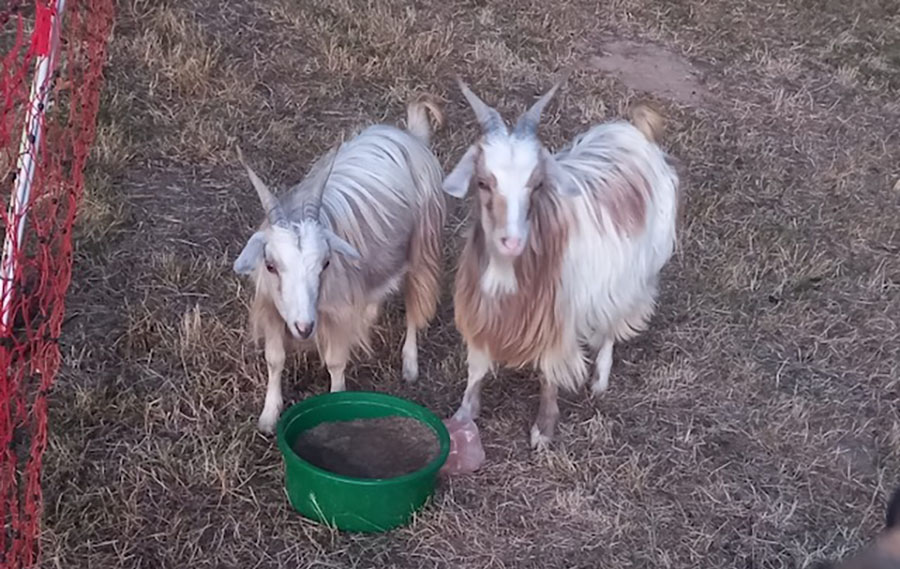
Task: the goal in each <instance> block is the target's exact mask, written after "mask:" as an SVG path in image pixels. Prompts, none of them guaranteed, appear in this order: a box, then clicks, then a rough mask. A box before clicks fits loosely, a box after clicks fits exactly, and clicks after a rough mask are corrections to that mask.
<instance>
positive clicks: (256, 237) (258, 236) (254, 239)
mask: <svg viewBox="0 0 900 569" xmlns="http://www.w3.org/2000/svg"><path fill="white" fill-rule="evenodd" d="M265 246H266V234H265V233H263V232H262V231H257V232H256V233H254V234H253V235H252V236H250V239H248V240H247V244H246V245H244V250H243V251H241V254H240V255H238V258H237V259H235V261H234V272H236V273H237V274H239V275H249V274H250V273H252V272H253V269H255V268H256V266H257V265H258V264H259V262H260V260H262V257H263V249H264V248H265Z"/></svg>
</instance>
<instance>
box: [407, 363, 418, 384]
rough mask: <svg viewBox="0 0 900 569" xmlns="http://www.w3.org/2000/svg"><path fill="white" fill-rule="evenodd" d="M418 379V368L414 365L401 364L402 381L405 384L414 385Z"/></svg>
mask: <svg viewBox="0 0 900 569" xmlns="http://www.w3.org/2000/svg"><path fill="white" fill-rule="evenodd" d="M417 379H419V366H417V365H415V364H407V363H405V362H404V363H403V381H405V382H406V383H415V382H416V380H417Z"/></svg>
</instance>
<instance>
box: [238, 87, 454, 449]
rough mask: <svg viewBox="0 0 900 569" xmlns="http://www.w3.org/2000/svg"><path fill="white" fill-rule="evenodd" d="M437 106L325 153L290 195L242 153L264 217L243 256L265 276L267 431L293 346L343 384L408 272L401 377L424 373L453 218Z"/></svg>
mask: <svg viewBox="0 0 900 569" xmlns="http://www.w3.org/2000/svg"><path fill="white" fill-rule="evenodd" d="M428 112H430V113H431V114H432V115H433V117H434V119H435V120H436V122H437V123H438V124H440V123H442V121H443V116H442V113H441V111H440V108H439V107H438V106H437V104H436V103H435V102H434V100H433V99H432V98H429V97H421V98H420V99H419V100H418V101H415V102H413V103H411V104H410V105H409V107H408V109H407V114H408V118H407V123H408V124H407V131H404V130H400V129H398V128H396V127H393V126H388V125H374V126H370V127H368V128H367V129H365V130H363V131H362V132H361V133H360V134H359V135H357V136H356V137H355V138H353V139H352V140H350V141H349V142H347V143H345V144H343V145H341V146H340V147H339V148H338V149H337V150H332V151H331V152H330V153H329V154H328V155H326V156H325V157H323V158H322V159H320V160H319V161H318V162H317V163H316V164H315V165H314V166H313V168H312V169H311V171H310V173H309V174H308V175H307V177H306V178H305V179H304V180H303V181H302V182H301V183H300V184H298V185H296V186H294V187H293V188H291V190H290V191H289V192H288V194H287V195H286V196H285V197H284V198H283V199H281V200H279V199H277V198H276V197H275V196H273V195H272V193H271V192H270V191H269V189H268V188H267V187H266V185H265V184H264V183H263V182H262V181H261V180H260V179H259V177H258V176H257V175H256V174H255V173H254V172H253V170H252V169H251V168H250V167H249V166H247V164H246V162H245V161H244V159H243V157H242V156H241V157H240V158H241V162H242V163H243V164H244V166H245V168H246V169H247V173H248V175H249V176H250V180H251V182H252V183H253V186H254V187H255V188H256V191H257V193H258V194H259V198H260V200H261V201H262V205H263V208H264V209H265V211H266V214H267V215H266V220H265V222H264V223H263V224H262V226H261V228H260V229H259V230H258V231H257V232H256V233H254V234H253V236H251V237H250V239H249V241H248V242H247V244H246V245H245V247H244V249H243V251H242V252H241V254H240V256H239V257H238V258H237V260H236V261H235V263H234V270H235V271H236V272H237V273H239V274H242V275H252V276H253V279H254V281H255V283H256V292H255V296H254V299H253V303H252V306H251V309H250V322H251V328H252V331H253V333H254V337H255V338H257V339H259V338H260V337H262V338H263V339H264V340H265V355H266V363H267V364H268V371H269V382H268V389H267V391H266V400H265V406H264V407H263V411H262V414H261V415H260V417H259V428H260V430H262V431H264V432H267V433H272V432H273V431H274V429H275V425H276V423H277V421H278V417H279V415H280V413H281V409H282V405H283V400H282V394H281V374H282V370H283V369H284V361H285V344H286V343H287V342H288V341H292V343H294V344H297V346H298V347H306V348H311V347H312V346H313V344H314V345H315V346H316V347H317V348H318V351H319V355H320V357H321V358H322V359H323V360H324V363H325V365H326V366H327V367H328V371H329V374H330V375H331V390H332V391H342V390H344V389H345V380H344V369H345V368H346V365H347V361H348V360H349V357H350V353H351V351H352V350H353V349H354V348H362V349H364V350H365V351H369V350H370V346H369V329H370V328H371V325H372V323H373V322H374V321H375V319H376V317H377V315H378V312H379V310H380V307H381V304H382V302H383V301H384V299H385V298H386V297H387V296H388V295H390V294H391V293H393V292H395V291H397V290H398V288H399V287H400V285H401V282H402V280H403V277H404V276H405V277H406V288H405V303H406V321H407V329H406V339H405V341H404V343H403V377H404V379H406V380H407V381H414V380H415V379H416V377H417V376H418V347H417V342H416V333H417V331H418V330H419V329H421V328H423V327H424V326H425V325H427V324H428V322H429V321H430V320H431V318H432V317H433V316H434V312H435V308H436V304H437V298H438V293H439V285H440V283H439V280H440V271H441V231H442V229H443V225H444V218H445V203H444V196H443V193H442V192H441V179H442V177H443V171H442V169H441V166H440V164H439V163H438V161H437V159H436V158H435V156H434V154H432V152H431V150H430V149H429V146H428V145H429V139H430V135H431V128H430V126H429V121H428Z"/></svg>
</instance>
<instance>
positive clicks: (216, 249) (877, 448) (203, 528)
mask: <svg viewBox="0 0 900 569" xmlns="http://www.w3.org/2000/svg"><path fill="white" fill-rule="evenodd" d="M617 39H618V40H622V41H628V42H636V43H638V44H641V43H643V44H646V43H654V44H656V45H657V46H658V47H659V48H662V49H664V50H667V51H668V52H669V53H671V54H673V56H678V57H681V58H684V59H685V60H686V61H688V62H690V64H691V65H693V66H694V68H695V70H696V71H697V75H698V76H699V77H700V78H701V80H702V85H703V91H704V98H703V101H702V102H701V103H697V104H696V105H693V106H691V105H689V104H677V103H675V102H673V101H670V100H667V99H665V97H664V96H663V95H662V94H660V93H644V92H639V91H634V90H632V88H631V87H629V86H628V85H626V84H623V83H621V82H620V80H619V79H617V78H616V77H614V76H611V75H607V74H604V73H601V72H599V71H596V70H595V69H592V67H591V65H590V62H591V58H595V57H598V56H602V53H601V51H602V46H603V45H604V43H606V42H609V41H615V40H617ZM898 46H900V11H898V9H897V7H896V6H895V4H892V3H890V2H879V1H875V0H867V1H864V2H861V3H860V2H858V3H856V4H854V7H852V8H848V7H846V6H845V3H843V2H837V1H831V0H827V1H822V2H806V3H804V2H781V3H779V2H769V1H753V2H751V1H749V0H738V1H736V2H721V1H720V2H703V1H700V0H690V1H687V2H681V3H671V2H663V1H662V0H616V1H614V2H607V3H595V2H583V1H579V0H561V1H559V2H552V3H550V2H543V1H538V0H526V1H524V2H500V3H497V2H492V3H484V2H472V1H469V0H448V1H446V2H419V3H415V4H413V5H408V4H407V3H402V2H398V1H378V2H375V1H371V2H365V1H351V0H342V1H338V2H331V1H326V0H312V1H309V2H291V1H288V0H279V1H275V2H270V1H264V0H246V1H242V2H211V1H208V0H187V1H183V2H168V1H164V2H148V1H146V0H126V1H124V2H120V4H119V13H118V22H117V27H116V34H115V38H114V43H113V47H112V49H111V53H112V54H113V55H112V60H111V63H110V67H109V70H108V82H107V85H106V90H105V92H104V99H103V101H104V105H103V111H102V116H101V119H100V125H99V134H98V140H97V145H96V147H95V149H94V155H93V163H92V168H91V172H90V177H89V181H90V183H89V185H88V188H87V192H88V195H87V198H86V202H85V205H84V208H83V210H82V217H81V225H80V230H79V231H80V232H79V242H78V248H77V257H76V261H75V281H74V283H73V286H72V289H71V295H70V300H69V305H68V309H69V313H70V316H71V317H72V318H71V319H70V321H69V322H68V324H67V327H66V330H65V337H64V342H63V345H62V348H63V353H64V357H65V364H66V365H65V370H64V373H63V374H62V375H61V377H60V378H59V381H58V383H57V384H56V390H55V392H54V396H53V402H52V416H51V432H50V448H49V449H48V452H47V455H46V463H45V464H46V468H45V473H44V485H45V488H46V492H45V495H46V498H47V503H46V512H45V519H44V533H43V541H44V550H45V558H44V565H45V566H47V567H123V568H124V567H148V568H149V567H153V568H157V567H345V566H346V567H353V566H363V567H370V566H371V567H454V568H466V567H472V568H485V567H498V568H500V567H510V568H516V569H520V568H528V567H541V568H545V567H560V568H562V567H566V568H572V567H584V568H588V567H590V568H594V567H625V566H641V567H772V568H777V567H806V566H808V565H810V564H811V563H812V562H814V561H815V560H817V559H820V558H835V557H842V556H844V555H845V554H846V553H847V552H849V551H850V550H852V549H855V548H856V547H858V546H859V545H860V544H862V543H863V542H867V541H869V539H870V537H871V536H872V533H873V531H874V529H875V528H877V527H878V526H879V525H880V518H881V515H882V511H883V501H884V499H885V496H886V495H887V492H888V491H889V489H890V488H891V487H892V486H893V485H894V484H896V483H897V482H898V481H900V480H898V478H897V474H896V473H897V472H898V469H900V459H898V454H897V449H898V448H900V411H898V409H900V407H898V405H897V401H898V397H900V381H898V378H900V324H898V323H900V254H898V253H900V235H898V232H897V211H898V209H897V208H898V206H900V193H898V192H897V190H896V187H897V186H896V184H897V183H898V180H900V152H898V150H897V149H898V144H897V142H898V140H897V134H896V133H897V132H898V131H900V130H898V129H900V120H898V117H900V104H898V101H900V98H898V92H897V91H898V88H900V60H898V59H897V53H898V51H897V48H898ZM562 66H573V67H575V68H576V69H577V71H576V72H575V74H574V75H573V76H572V78H571V79H570V80H569V82H568V84H567V85H566V87H565V89H564V90H563V92H562V93H561V94H560V96H559V99H558V101H557V102H556V103H555V104H554V105H553V106H552V107H551V108H550V109H549V110H548V112H547V116H546V119H545V121H544V127H543V131H542V132H543V136H544V137H545V139H546V140H547V141H548V143H549V144H551V145H553V146H558V145H560V144H561V143H562V142H564V141H565V140H567V139H568V138H570V137H571V136H572V135H574V134H575V133H576V132H578V131H579V130H581V129H583V128H585V127H586V126H587V125H588V124H589V123H590V122H594V121H600V120H606V119H609V118H612V117H616V116H622V115H623V114H624V111H625V108H626V106H627V104H628V103H629V102H630V101H632V100H635V99H637V98H640V97H646V96H648V95H649V96H651V97H653V98H656V99H657V100H658V102H660V103H661V104H662V106H663V107H664V108H665V109H666V111H667V113H668V114H669V116H670V121H671V123H670V125H669V127H668V129H667V135H666V142H665V144H666V146H667V147H668V148H669V149H670V150H671V151H672V152H673V154H675V155H676V156H677V157H679V158H680V159H681V160H682V161H683V163H684V167H685V176H686V179H685V189H686V192H687V201H686V207H687V210H686V213H685V220H686V223H685V226H684V229H683V232H682V235H681V243H680V248H679V252H678V255H677V256H676V258H675V259H673V261H672V263H671V265H670V267H669V268H668V269H667V270H666V275H665V284H664V288H663V295H662V299H661V303H660V308H659V311H658V314H657V317H656V318H655V320H654V323H653V325H652V328H651V331H650V332H649V333H647V334H645V335H644V336H642V337H641V338H640V339H638V340H637V341H635V342H633V343H631V344H629V345H627V346H622V347H620V348H618V349H617V352H616V362H615V365H614V368H613V377H612V382H611V387H610V391H609V392H608V393H607V394H606V395H605V396H604V397H602V398H601V399H600V400H598V401H592V400H590V399H589V398H588V397H587V395H586V394H584V393H579V394H573V395H569V396H567V398H566V399H565V400H564V401H563V402H562V404H561V407H562V414H563V417H562V425H561V428H560V433H559V436H558V443H557V444H556V445H555V446H553V447H552V448H551V449H550V450H549V451H548V452H545V453H541V454H534V453H532V452H531V451H530V450H529V449H528V441H527V438H526V429H527V426H528V424H529V420H530V418H531V417H532V415H533V412H534V407H535V406H536V405H537V382H536V381H535V379H534V378H533V377H532V374H530V373H502V374H501V375H500V377H499V378H498V379H495V380H491V381H489V382H488V384H487V385H486V388H485V393H484V400H485V401H484V403H485V412H484V416H483V419H482V420H481V421H480V425H481V427H482V429H483V439H484V442H485V445H486V451H487V460H488V462H487V464H486V466H485V468H484V469H483V470H482V471H480V472H479V473H477V474H476V475H474V476H471V477H466V478H459V479H453V480H449V481H447V482H445V483H444V484H443V485H442V486H441V488H440V490H439V492H438V494H437V496H436V498H435V502H434V504H433V506H432V507H431V508H429V509H428V510H427V511H425V512H423V513H422V515H421V516H420V517H419V518H418V519H417V520H416V522H415V523H414V524H413V525H412V526H411V527H409V528H404V529H400V530H397V531H394V532H392V533H390V534H387V535H379V536H362V535H344V534H340V533H337V532H334V531H331V530H329V529H328V528H324V527H321V526H317V525H315V524H312V523H310V522H307V521H305V520H304V519H303V518H301V517H299V516H298V515H296V514H294V513H293V512H292V511H291V510H290V509H289V507H288V505H287V502H286V500H285V497H284V494H283V490H282V486H281V462H280V457H279V455H278V452H277V449H276V447H275V445H274V443H273V441H272V440H270V439H267V438H265V437H263V436H261V435H260V434H258V433H257V432H256V430H255V417H256V415H257V413H258V412H259V411H260V409H261V405H262V398H263V391H264V387H263V384H262V377H263V371H264V369H263V368H264V365H263V364H262V358H261V355H260V353H259V352H258V351H257V350H256V349H254V348H253V347H251V346H250V345H248V343H247V342H246V336H245V333H244V323H245V318H246V302H247V298H248V295H249V291H248V290H247V288H246V283H243V282H241V281H240V280H239V279H237V278H236V277H235V276H234V275H233V274H232V273H231V269H230V267H231V262H232V260H233V258H234V256H235V255H236V254H237V252H238V251H239V250H240V247H241V246H242V245H243V242H244V240H245V239H246V237H247V236H248V235H249V233H250V232H251V229H252V227H254V225H255V224H256V223H257V221H258V215H259V211H258V204H257V203H256V200H255V198H254V196H253V193H252V191H250V189H249V186H248V184H247V183H246V180H245V179H244V176H243V174H242V172H241V171H240V169H239V168H238V167H237V166H236V165H235V164H234V159H233V155H232V154H231V148H232V146H233V144H234V143H235V142H236V141H240V142H241V143H242V145H243V146H244V148H245V149H246V150H247V151H248V153H249V154H252V155H253V160H254V163H258V164H259V169H260V171H261V173H264V174H265V176H266V178H267V179H269V180H271V181H272V182H273V183H276V184H277V185H280V186H281V187H284V186H286V185H287V184H289V183H292V182H294V181H296V180H297V179H299V178H300V177H301V176H302V175H303V173H304V172H305V171H306V168H307V167H308V165H309V164H310V163H311V161H312V159H313V158H314V157H315V156H317V155H319V154H321V152H323V151H324V150H325V149H326V148H328V147H329V146H331V145H332V144H333V143H334V141H335V140H336V139H337V138H338V137H339V136H340V135H341V134H342V133H349V132H350V131H352V130H353V129H355V128H357V127H359V126H360V125H362V124H365V123H367V122H372V121H380V120H388V121H397V120H399V119H400V118H401V117H402V116H403V114H404V104H405V102H406V100H407V99H408V98H409V97H410V96H411V94H413V93H416V92H420V91H422V90H430V91H433V92H435V93H436V94H438V95H439V96H442V97H444V99H445V100H446V101H447V102H448V104H447V111H448V118H449V128H445V129H444V130H443V131H441V132H439V133H438V135H437V136H436V137H435V138H436V141H435V144H436V147H437V151H438V154H439V156H440V157H441V159H442V162H443V163H444V165H445V166H446V167H450V166H452V164H453V161H454V160H455V159H456V158H457V157H458V156H459V155H460V152H461V150H462V148H463V147H464V146H465V145H466V144H467V143H468V142H469V141H471V139H472V137H473V136H474V131H473V126H472V120H471V117H470V114H469V111H468V109H467V108H466V107H465V105H464V104H463V102H462V99H461V97H460V96H459V94H458V93H457V92H456V89H455V87H454V85H453V82H452V75H453V73H454V72H459V73H461V74H462V75H463V76H465V77H467V78H469V79H470V81H471V82H472V84H473V86H474V87H475V88H476V89H477V90H478V92H479V93H480V94H481V95H482V96H483V97H484V98H485V99H486V100H488V101H489V102H491V103H493V104H496V105H497V106H498V107H499V108H500V109H501V110H502V111H504V112H506V113H513V112H518V111H519V110H521V109H522V108H524V106H525V105H526V104H528V103H529V102H530V101H531V100H532V97H534V96H535V95H536V94H538V93H539V92H541V91H543V90H544V89H545V88H546V87H547V86H548V85H549V83H550V81H551V77H553V76H554V73H555V72H556V71H557V70H558V69H559V68H561V67H562ZM892 188H893V189H892ZM464 222H465V220H464V219H463V212H462V208H458V209H457V212H456V214H455V215H454V216H453V219H451V221H450V223H449V224H448V229H447V235H448V244H447V247H446V249H447V267H448V277H447V283H448V285H449V282H450V271H451V270H452V267H453V264H454V263H453V257H454V255H455V252H456V251H457V250H458V247H459V234H460V232H461V230H462V227H463V226H464ZM446 292H447V294H445V295H444V301H443V304H442V307H441V310H440V314H439V317H438V320H437V322H436V323H435V324H434V325H433V326H432V327H431V329H430V330H429V332H428V333H427V335H426V336H425V338H424V339H423V341H422V348H421V349H422V353H421V355H420V365H421V366H422V373H421V378H422V379H421V381H420V382H419V383H417V384H416V385H413V386H407V385H405V384H404V383H403V382H402V380H401V379H400V366H399V359H400V358H399V345H400V341H401V338H402V329H403V323H402V318H400V317H399V315H398V313H397V310H396V306H395V307H394V308H392V309H391V310H388V313H387V315H386V317H385V319H384V322H383V326H382V327H381V329H380V331H379V336H378V338H379V342H378V345H379V351H378V356H377V357H374V358H371V359H364V360H362V361H360V362H358V363H356V364H354V365H353V366H352V367H351V368H350V369H349V382H350V386H351V387H352V388H356V389H377V390H382V391H388V392H391V393H397V394H399V395H402V396H406V397H410V398H412V399H415V400H418V401H420V402H422V403H424V404H426V405H428V406H429V407H431V408H432V409H434V410H435V411H436V412H438V413H439V414H448V413H450V412H451V411H452V410H453V409H454V407H455V405H456V404H457V403H458V400H459V397H460V396H461V393H462V389H463V384H464V377H465V365H464V355H463V353H462V351H461V349H460V341H459V338H458V336H457V334H456V333H455V331H454V330H453V327H452V307H451V306H450V305H449V291H446ZM326 389H327V381H326V374H325V373H324V371H323V370H322V369H321V367H320V366H319V363H318V361H317V360H316V358H314V357H309V358H297V361H295V362H293V363H292V365H291V366H289V369H288V371H287V373H286V382H285V393H286V397H287V399H288V400H289V401H297V400H299V399H301V398H303V397H307V396H309V395H311V394H313V393H321V392H323V391H325V390H326Z"/></svg>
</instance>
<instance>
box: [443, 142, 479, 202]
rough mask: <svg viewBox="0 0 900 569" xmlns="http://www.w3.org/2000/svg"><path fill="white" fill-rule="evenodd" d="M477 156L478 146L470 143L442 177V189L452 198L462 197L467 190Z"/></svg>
mask: <svg viewBox="0 0 900 569" xmlns="http://www.w3.org/2000/svg"><path fill="white" fill-rule="evenodd" d="M477 156H478V147H477V146H475V145H472V146H470V147H469V149H468V150H466V153H465V154H463V156H462V158H460V159H459V162H458V163H457V164H456V167H455V168H453V170H452V171H451V172H450V173H449V174H447V177H446V178H444V191H445V192H447V193H448V194H450V195H451V196H453V197H454V198H463V197H465V196H466V194H467V193H468V192H469V184H470V183H471V182H472V175H473V174H474V173H475V158H476V157H477Z"/></svg>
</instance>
